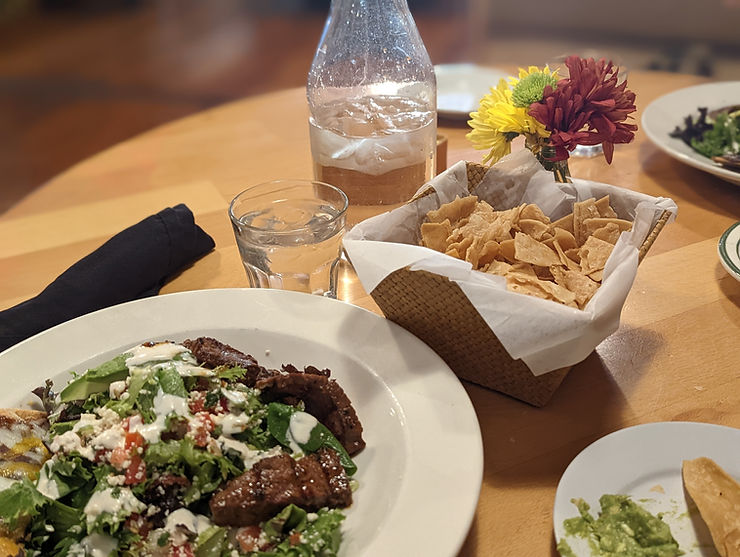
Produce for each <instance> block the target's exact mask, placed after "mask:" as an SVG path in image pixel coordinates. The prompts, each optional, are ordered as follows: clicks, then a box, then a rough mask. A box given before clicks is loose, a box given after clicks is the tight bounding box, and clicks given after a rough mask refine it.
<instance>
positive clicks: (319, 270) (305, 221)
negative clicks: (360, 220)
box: [229, 180, 348, 298]
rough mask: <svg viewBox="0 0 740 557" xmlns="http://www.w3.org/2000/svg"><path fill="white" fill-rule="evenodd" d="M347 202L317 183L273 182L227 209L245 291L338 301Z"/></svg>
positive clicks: (333, 189) (340, 194) (239, 197)
mask: <svg viewBox="0 0 740 557" xmlns="http://www.w3.org/2000/svg"><path fill="white" fill-rule="evenodd" d="M347 205H348V202H347V196H346V195H345V194H344V192H343V191H342V190H340V189H339V188H337V187H335V186H332V185H330V184H326V183H323V182H318V181H315V180H273V181H271V182H265V183H262V184H258V185H256V186H252V187H250V188H247V189H246V190H244V191H242V192H241V193H239V194H238V195H237V196H236V197H235V198H234V199H233V200H232V202H231V204H230V205H229V218H230V219H231V224H232V227H233V228H234V235H235V236H236V243H237V245H238V247H239V254H240V255H241V259H242V263H243V264H244V269H245V271H246V273H247V279H248V280H249V285H250V286H252V287H255V288H282V289H285V290H296V291H299V292H308V293H311V294H320V295H323V296H327V297H332V298H334V297H336V291H337V284H336V283H337V267H338V264H339V257H340V253H341V247H342V235H343V233H344V229H345V218H346V211H347Z"/></svg>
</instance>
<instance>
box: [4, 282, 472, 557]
mask: <svg viewBox="0 0 740 557" xmlns="http://www.w3.org/2000/svg"><path fill="white" fill-rule="evenodd" d="M203 335H206V336H212V337H214V338H216V339H218V340H221V341H222V342H226V343H228V344H230V345H232V346H234V347H235V348H237V349H239V350H242V351H244V352H247V353H250V354H252V355H253V356H254V357H255V358H256V359H257V360H258V361H259V362H260V363H261V364H262V365H265V366H267V367H274V368H278V369H279V367H280V365H281V364H285V363H293V364H294V365H296V366H297V367H299V368H302V367H303V366H305V365H308V364H311V365H315V366H317V367H319V368H329V369H331V371H332V377H334V378H336V379H337V381H338V382H339V384H340V385H342V387H343V388H344V390H345V391H346V393H347V395H348V396H349V397H350V400H352V403H353V405H354V407H355V409H356V410H357V414H358V416H359V417H360V420H361V421H362V423H363V428H364V431H363V437H364V438H365V441H366V442H367V447H365V449H364V450H363V451H362V452H361V453H359V454H358V455H357V456H356V457H355V459H354V460H355V462H356V463H357V466H358V468H359V470H358V472H357V475H356V476H355V478H356V479H357V480H358V482H359V486H360V487H359V488H358V490H357V491H356V492H355V494H354V502H353V504H352V506H351V507H350V508H349V509H347V512H346V515H347V520H346V521H345V522H344V524H343V531H344V540H343V542H342V547H341V548H340V552H339V554H340V556H343V557H347V556H353V557H354V556H365V557H373V556H375V555H426V556H430V557H432V556H433V557H455V556H456V555H457V554H458V551H459V550H460V547H461V546H462V544H463V542H464V541H465V538H466V536H467V533H468V529H469V527H470V524H471V522H472V520H473V516H474V514H475V510H476V506H477V502H478V495H479V493H480V486H481V481H482V477H483V446H482V441H481V434H480V427H479V425H478V420H477V417H476V414H475V411H474V409H473V406H472V404H471V402H470V399H469V398H468V395H467V393H466V392H465V389H464V388H463V386H462V385H461V383H460V381H459V380H458V379H457V377H456V376H455V375H454V374H453V372H452V371H451V370H450V368H449V367H448V366H447V365H446V364H445V363H444V361H443V360H442V359H441V358H440V357H439V356H437V354H435V353H434V351H432V349H431V348H429V347H428V346H426V345H425V344H424V343H422V342H421V341H420V340H419V339H418V338H416V337H415V336H413V335H412V334H411V333H409V332H408V331H406V330H405V329H403V328H401V327H400V326H398V325H396V324H395V323H393V322H391V321H388V320H386V319H383V318H382V317H380V316H378V315H375V314H374V313H371V312H369V311H367V310H364V309H361V308H359V307H356V306H352V305H350V304H347V303H344V302H340V301H337V300H331V299H328V298H324V297H322V296H315V295H310V294H301V293H298V292H288V291H285V290H271V289H262V288H254V289H214V290H198V291H191V292H180V293H176V294H167V295H161V296H153V297H151V298H145V299H141V300H136V301H133V302H128V303H125V304H121V305H118V306H113V307H110V308H106V309H102V310H100V311H96V312H93V313H90V314H87V315H84V316H82V317H78V318H77V319H73V320H71V321H67V322H66V323H62V324H61V325H58V326H56V327H53V328H51V329H49V330H47V331H45V332H42V333H39V334H38V335H36V336H33V337H31V338H29V339H27V340H25V341H23V342H21V343H19V344H17V345H15V346H13V347H11V348H9V349H7V350H6V351H4V352H3V353H1V354H0V377H2V378H3V389H2V392H0V408H7V407H20V406H21V405H25V404H26V403H28V402H32V400H33V399H34V398H35V397H34V396H33V395H31V389H33V388H34V387H37V386H39V385H42V384H43V383H44V380H45V379H52V380H54V382H55V385H57V386H58V385H63V384H64V381H65V380H67V379H69V377H70V375H69V371H70V370H76V371H80V372H82V371H84V370H85V369H88V368H90V367H93V366H95V365H98V364H100V363H102V362H104V361H106V360H108V359H110V358H111V357H113V356H114V355H116V354H119V353H121V352H124V351H126V350H127V349H129V348H131V347H132V346H134V345H136V344H139V343H141V342H144V341H147V340H173V341H182V340H184V339H185V338H195V337H197V336H203Z"/></svg>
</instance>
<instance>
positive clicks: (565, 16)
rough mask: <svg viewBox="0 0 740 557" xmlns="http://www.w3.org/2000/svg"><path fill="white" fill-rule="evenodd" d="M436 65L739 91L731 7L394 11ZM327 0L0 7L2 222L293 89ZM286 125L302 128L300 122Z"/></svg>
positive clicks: (738, 5)
mask: <svg viewBox="0 0 740 557" xmlns="http://www.w3.org/2000/svg"><path fill="white" fill-rule="evenodd" d="M408 3H409V7H410V9H411V12H412V14H413V15H414V18H415V19H416V22H417V25H418V27H419V31H420V33H421V35H422V38H423V39H424V42H425V44H426V46H427V50H428V51H429V54H430V56H431V58H432V61H433V63H435V64H444V63H455V62H475V63H479V64H483V65H491V66H497V65H499V66H500V65H505V66H507V67H510V66H513V65H528V64H544V63H546V62H548V61H552V60H553V59H555V58H556V57H557V56H559V55H561V54H568V53H581V54H589V53H591V52H597V53H605V54H608V55H609V56H611V57H612V58H614V59H615V60H618V61H619V62H620V63H621V64H622V65H624V66H626V67H627V68H628V69H645V70H655V71H670V72H682V73H691V74H697V75H703V76H707V77H708V78H710V79H714V80H718V81H720V80H735V79H740V32H738V29H740V0H702V1H701V2H696V1H694V2H691V1H688V0H621V1H620V2H618V3H616V2H615V3H612V4H607V3H605V2H599V1H595V0H558V1H557V2H542V1H536V0H534V1H530V2H528V3H526V2H521V1H515V0H459V1H455V0H408ZM328 9H329V0H0V213H2V212H4V211H6V210H7V209H8V208H9V207H11V206H12V205H13V204H14V203H16V202H17V201H18V200H20V199H21V198H22V197H23V196H24V195H26V194H27V193H28V192H30V191H32V190H33V189H34V188H36V187H39V186H40V185H42V184H43V183H44V182H45V181H47V180H49V179H50V178H52V177H53V176H54V175H56V174H59V173H61V172H63V171H64V170H65V169H67V168H69V167H70V166H72V165H74V164H75V163H77V162H79V161H81V160H83V159H85V158H86V157H89V156H91V155H93V154H95V153H97V152H99V151H101V150H103V149H105V148H107V147H109V146H111V145H113V144H115V143H117V142H120V141H123V140H125V139H127V138H130V137H132V136H134V135H136V134H139V133H141V132H144V131H146V130H148V129H150V128H152V127H155V126H157V125H160V124H163V123H165V122H168V121H171V120H174V119H177V118H181V117H183V116H187V115H189V114H192V113H195V112H198V111H201V110H203V109H206V108H209V107H213V106H216V105H219V104H222V103H226V102H230V101H233V100H236V99H239V98H242V97H245V96H248V95H256V94H261V93H265V92H269V91H273V90H276V89H281V88H286V87H299V86H303V85H304V84H305V80H306V74H307V72H308V68H309V65H310V63H311V59H312V58H313V53H314V49H315V48H316V45H317V43H318V40H319V36H320V34H321V30H322V27H323V23H324V20H325V18H326V15H327V13H328ZM297 125H304V123H300V124H298V123H297Z"/></svg>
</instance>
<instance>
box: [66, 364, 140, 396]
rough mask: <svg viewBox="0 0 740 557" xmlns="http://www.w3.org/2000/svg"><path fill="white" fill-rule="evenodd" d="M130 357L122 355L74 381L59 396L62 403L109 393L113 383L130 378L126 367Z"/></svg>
mask: <svg viewBox="0 0 740 557" xmlns="http://www.w3.org/2000/svg"><path fill="white" fill-rule="evenodd" d="M128 357H129V354H120V355H118V356H116V357H115V358H113V359H112V360H109V361H107V362H105V363H103V364H101V365H99V366H98V367H96V368H92V369H89V370H87V372H85V373H84V374H83V375H80V376H79V377H77V378H76V379H73V380H72V381H71V382H70V383H69V384H68V385H67V386H66V387H65V388H64V389H63V390H62V392H61V393H60V394H59V396H60V398H61V401H62V402H69V401H72V400H82V399H85V398H87V397H88V396H90V395H91V394H93V393H101V392H104V391H107V390H108V387H109V386H110V384H111V383H113V382H114V381H121V380H123V379H125V378H126V377H128V368H127V367H126V359H127V358H128Z"/></svg>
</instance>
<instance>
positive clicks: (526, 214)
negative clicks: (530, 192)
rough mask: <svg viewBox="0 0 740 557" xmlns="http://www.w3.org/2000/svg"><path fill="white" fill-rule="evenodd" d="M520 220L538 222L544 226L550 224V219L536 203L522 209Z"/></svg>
mask: <svg viewBox="0 0 740 557" xmlns="http://www.w3.org/2000/svg"><path fill="white" fill-rule="evenodd" d="M519 218H520V219H527V220H536V221H539V222H542V223H544V224H550V218H549V217H548V216H547V215H546V214H545V213H543V212H542V209H540V208H539V207H538V206H537V205H535V204H534V203H530V204H529V205H525V206H524V207H523V208H522V210H521V213H519Z"/></svg>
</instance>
